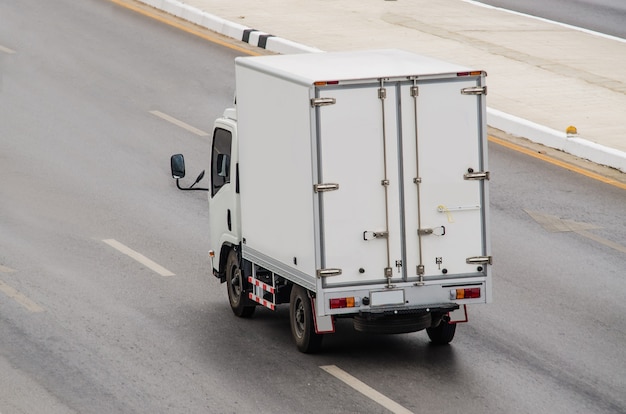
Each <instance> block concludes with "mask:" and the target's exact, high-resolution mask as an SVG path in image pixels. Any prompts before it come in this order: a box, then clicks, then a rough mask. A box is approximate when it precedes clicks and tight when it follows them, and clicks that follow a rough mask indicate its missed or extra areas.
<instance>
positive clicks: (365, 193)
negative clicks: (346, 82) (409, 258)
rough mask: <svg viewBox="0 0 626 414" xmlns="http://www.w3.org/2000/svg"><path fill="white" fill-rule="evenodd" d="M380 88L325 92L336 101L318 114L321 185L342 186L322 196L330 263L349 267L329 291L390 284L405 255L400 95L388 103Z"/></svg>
mask: <svg viewBox="0 0 626 414" xmlns="http://www.w3.org/2000/svg"><path fill="white" fill-rule="evenodd" d="M378 89H379V84H378V83H376V82H375V81H374V82H372V83H369V84H363V85H351V86H346V87H343V88H337V89H323V90H321V91H320V92H319V95H320V97H331V98H335V99H336V103H335V104H333V105H329V106H324V107H321V108H319V112H318V114H319V125H320V127H319V140H320V143H319V162H320V168H319V170H320V180H321V182H325V183H336V184H338V185H339V187H338V189H337V190H335V191H328V192H324V193H322V194H320V198H321V200H322V201H321V203H320V205H321V206H322V207H321V209H320V217H321V219H320V222H321V223H322V225H321V227H322V231H321V233H322V236H321V239H322V266H323V267H324V268H330V269H341V275H335V276H329V277H325V278H324V279H325V280H324V286H326V287H332V286H340V285H359V284H372V283H383V282H385V281H386V278H385V269H390V268H391V267H392V266H394V264H395V261H396V260H400V259H401V257H402V255H401V233H402V229H401V228H400V217H399V214H400V208H399V191H398V190H399V183H398V180H397V171H398V134H397V122H396V94H395V89H394V88H388V89H387V91H386V93H387V96H386V99H384V100H382V99H380V98H379V90H378ZM383 105H384V106H385V108H386V110H385V111H383ZM383 114H384V115H383ZM385 160H386V161H385ZM385 179H387V181H388V182H389V184H388V185H384V183H383V181H385ZM386 191H387V194H386ZM394 270H395V268H394Z"/></svg>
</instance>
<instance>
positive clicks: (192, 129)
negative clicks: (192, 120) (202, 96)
mask: <svg viewBox="0 0 626 414" xmlns="http://www.w3.org/2000/svg"><path fill="white" fill-rule="evenodd" d="M150 113H151V114H152V115H154V116H158V117H159V118H161V119H164V120H166V121H167V122H170V123H172V124H174V125H176V126H179V127H181V128H184V129H186V130H187V131H189V132H192V133H194V134H196V135H199V136H201V137H206V136H208V135H209V134H208V133H207V132H204V131H203V130H201V129H198V128H195V127H192V126H191V125H189V124H187V123H185V122H183V121H181V120H179V119H176V118H174V117H173V116H169V115H168V114H164V113H163V112H161V111H150Z"/></svg>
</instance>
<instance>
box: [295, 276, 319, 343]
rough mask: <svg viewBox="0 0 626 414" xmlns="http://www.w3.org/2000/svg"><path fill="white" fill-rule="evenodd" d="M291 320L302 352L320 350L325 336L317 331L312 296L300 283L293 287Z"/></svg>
mask: <svg viewBox="0 0 626 414" xmlns="http://www.w3.org/2000/svg"><path fill="white" fill-rule="evenodd" d="M289 322H290V324H291V335H292V336H293V339H294V340H295V341H296V346H297V347H298V350H300V352H304V353H314V352H317V351H319V350H320V348H321V346H322V339H323V338H324V336H323V335H321V334H318V333H316V332H315V324H314V322H313V308H312V307H311V298H309V295H308V292H307V291H306V289H304V288H303V287H301V286H298V285H294V286H293V288H292V289H291V297H290V300H289Z"/></svg>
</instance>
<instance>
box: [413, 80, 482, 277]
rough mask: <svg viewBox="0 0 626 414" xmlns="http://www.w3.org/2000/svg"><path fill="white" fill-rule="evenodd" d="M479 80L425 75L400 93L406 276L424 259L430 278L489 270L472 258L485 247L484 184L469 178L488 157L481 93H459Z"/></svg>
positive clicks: (422, 262)
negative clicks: (426, 77) (415, 87)
mask: <svg viewBox="0 0 626 414" xmlns="http://www.w3.org/2000/svg"><path fill="white" fill-rule="evenodd" d="M475 86H477V79H476V78H472V79H466V78H459V79H454V78H452V79H450V78H448V79H442V80H433V81H425V82H420V83H419V84H418V90H419V93H418V95H417V96H416V97H411V96H410V93H409V90H408V88H405V89H404V90H403V92H402V97H403V107H402V109H403V115H402V119H403V136H404V146H403V147H404V160H405V162H404V168H405V174H404V175H405V199H406V201H405V203H406V204H405V209H406V227H407V265H408V266H407V271H408V278H409V279H415V278H417V277H418V273H419V267H418V266H420V265H423V275H424V276H425V277H426V278H453V277H456V276H459V275H465V276H483V275H486V266H484V265H483V266H481V265H476V264H468V263H467V259H468V258H470V257H476V256H484V255H486V254H487V240H486V223H485V217H486V208H487V207H488V206H487V201H486V199H485V197H486V191H485V189H484V187H483V186H484V185H486V184H485V181H483V180H468V179H466V178H465V174H467V173H468V172H470V171H473V172H480V171H481V169H482V168H483V166H484V161H485V160H484V153H483V145H485V144H486V143H484V142H483V139H484V137H483V133H484V131H483V120H482V117H483V115H484V114H483V112H482V111H483V108H482V105H481V101H480V99H481V97H479V96H472V95H466V94H462V93H461V90H462V89H463V88H467V87H475ZM416 113H417V123H416V122H415V120H416V115H415V114H416ZM415 125H417V136H416V135H415ZM420 233H421V235H420Z"/></svg>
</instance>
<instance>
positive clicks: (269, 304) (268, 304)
mask: <svg viewBox="0 0 626 414" xmlns="http://www.w3.org/2000/svg"><path fill="white" fill-rule="evenodd" d="M248 297H249V298H250V299H252V300H253V301H255V302H256V303H260V304H261V305H263V306H265V307H266V308H268V309H271V310H275V309H276V305H274V304H273V303H272V302H270V301H268V300H265V299H263V298H260V297H258V296H257V295H255V294H252V293H248Z"/></svg>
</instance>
